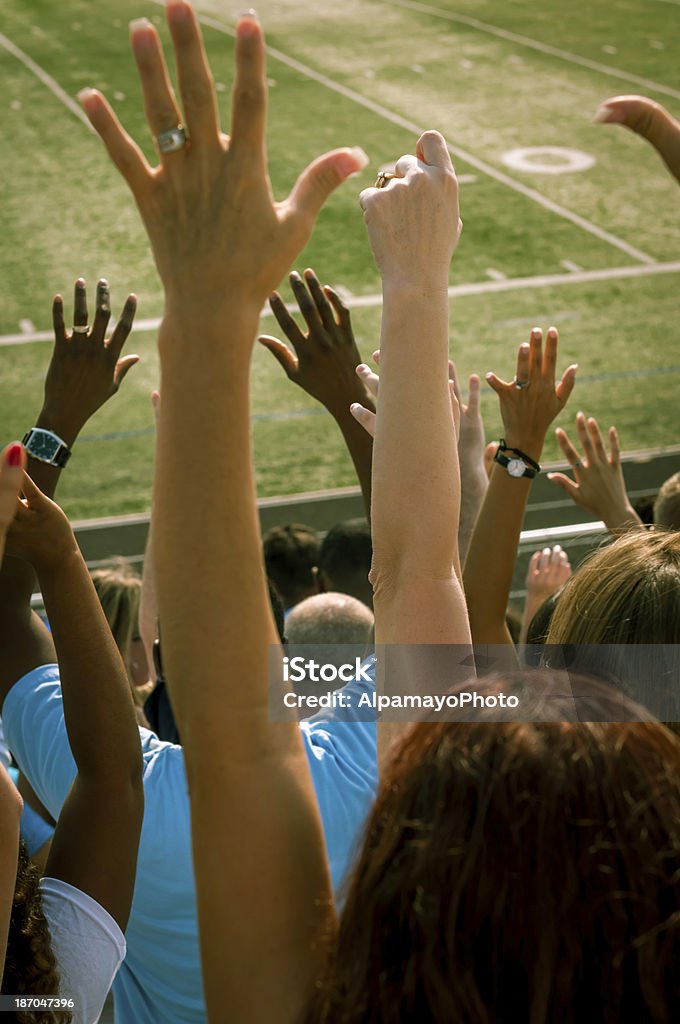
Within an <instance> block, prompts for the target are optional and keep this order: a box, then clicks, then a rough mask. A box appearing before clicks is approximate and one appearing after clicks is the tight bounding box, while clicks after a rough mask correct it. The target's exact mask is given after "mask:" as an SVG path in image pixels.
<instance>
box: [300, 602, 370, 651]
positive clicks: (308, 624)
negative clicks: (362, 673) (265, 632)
mask: <svg viewBox="0 0 680 1024" xmlns="http://www.w3.org/2000/svg"><path fill="white" fill-rule="evenodd" d="M372 633H373V612H372V611H371V610H370V609H369V608H367V607H366V605H365V604H364V603H363V602H362V601H358V600H357V599H356V598H355V597H350V596H349V594H334V593H330V594H315V595H314V597H308V598H306V599H305V600H304V601H301V602H300V604H297V605H296V606H295V608H293V610H292V612H291V613H290V615H289V616H288V618H287V619H286V639H287V640H288V643H290V644H367V643H368V642H369V641H370V639H371V636H372Z"/></svg>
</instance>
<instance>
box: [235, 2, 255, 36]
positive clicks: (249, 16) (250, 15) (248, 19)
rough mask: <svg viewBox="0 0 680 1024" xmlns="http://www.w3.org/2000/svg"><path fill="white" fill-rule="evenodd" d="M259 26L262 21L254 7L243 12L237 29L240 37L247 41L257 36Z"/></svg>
mask: <svg viewBox="0 0 680 1024" xmlns="http://www.w3.org/2000/svg"><path fill="white" fill-rule="evenodd" d="M259 25H260V21H259V18H258V17H257V11H256V10H255V9H254V8H253V7H249V8H248V10H247V11H241V13H240V15H239V20H238V25H237V26H236V29H237V32H238V34H239V36H241V37H242V38H244V39H246V38H248V37H250V36H255V35H257V33H258V32H259Z"/></svg>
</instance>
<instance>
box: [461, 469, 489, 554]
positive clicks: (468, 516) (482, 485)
mask: <svg viewBox="0 0 680 1024" xmlns="http://www.w3.org/2000/svg"><path fill="white" fill-rule="evenodd" d="M488 487H489V479H488V477H487V475H486V471H485V469H484V466H483V464H482V462H481V460H480V462H479V465H478V466H474V467H472V466H468V465H466V463H465V462H464V461H463V460H461V464H460V523H459V525H458V549H459V551H460V560H461V562H462V563H463V564H465V559H466V558H467V553H468V550H469V548H470V542H471V541H472V534H473V532H474V529H475V524H476V522H477V517H478V516H479V510H480V509H481V507H482V504H483V502H484V496H485V494H486V492H487V490H488Z"/></svg>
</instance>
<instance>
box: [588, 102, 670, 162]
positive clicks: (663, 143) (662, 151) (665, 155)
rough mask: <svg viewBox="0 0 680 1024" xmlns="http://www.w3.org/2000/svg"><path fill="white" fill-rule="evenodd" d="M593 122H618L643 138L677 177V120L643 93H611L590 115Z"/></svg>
mask: <svg viewBox="0 0 680 1024" xmlns="http://www.w3.org/2000/svg"><path fill="white" fill-rule="evenodd" d="M593 120H594V121H595V123H596V124H621V125H623V126H624V127H626V128H629V129H630V130H631V131H632V132H635V134H636V135H640V136H641V137H642V138H643V139H646V140H647V141H648V142H649V143H651V145H652V146H654V149H656V151H657V152H658V154H659V156H660V157H661V158H662V160H663V161H664V162H665V164H666V166H667V167H668V169H669V171H670V172H671V174H672V175H674V177H675V178H677V180H678V181H680V122H678V121H676V120H675V118H674V117H672V115H671V114H669V112H668V111H667V110H666V108H665V107H662V106H661V104H660V103H655V102H654V100H650V99H648V98H647V97H646V96H613V97H612V98H611V99H608V100H605V101H604V103H603V104H602V106H601V107H600V108H599V110H598V111H597V113H596V114H595V117H594V118H593Z"/></svg>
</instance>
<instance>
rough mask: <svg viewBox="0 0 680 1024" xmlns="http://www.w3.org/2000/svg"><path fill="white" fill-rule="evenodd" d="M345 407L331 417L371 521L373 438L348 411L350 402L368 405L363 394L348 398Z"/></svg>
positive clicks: (368, 406)
mask: <svg viewBox="0 0 680 1024" xmlns="http://www.w3.org/2000/svg"><path fill="white" fill-rule="evenodd" d="M348 398H349V401H348V402H347V403H346V407H344V408H343V409H342V410H337V411H335V412H334V413H333V417H334V419H335V422H336V423H337V425H338V427H339V428H340V430H341V432H342V436H343V438H344V440H345V444H346V446H347V450H348V452H349V454H350V456H351V459H352V462H353V463H354V469H355V470H356V474H357V477H358V480H359V487H360V488H361V496H362V498H363V501H364V508H365V510H366V518H367V520H368V521H369V523H370V521H371V471H372V463H373V438H372V437H371V436H370V434H368V433H367V431H366V430H364V428H363V427H362V426H361V425H360V424H359V423H357V421H356V420H355V419H354V417H353V416H352V414H351V412H350V411H349V407H350V405H351V404H352V402H361V403H362V404H363V405H364V406H366V407H367V408H372V403H371V404H370V405H369V404H368V400H367V397H366V394H365V392H363V393H362V394H361V395H360V396H358V397H349V396H348Z"/></svg>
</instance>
